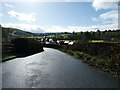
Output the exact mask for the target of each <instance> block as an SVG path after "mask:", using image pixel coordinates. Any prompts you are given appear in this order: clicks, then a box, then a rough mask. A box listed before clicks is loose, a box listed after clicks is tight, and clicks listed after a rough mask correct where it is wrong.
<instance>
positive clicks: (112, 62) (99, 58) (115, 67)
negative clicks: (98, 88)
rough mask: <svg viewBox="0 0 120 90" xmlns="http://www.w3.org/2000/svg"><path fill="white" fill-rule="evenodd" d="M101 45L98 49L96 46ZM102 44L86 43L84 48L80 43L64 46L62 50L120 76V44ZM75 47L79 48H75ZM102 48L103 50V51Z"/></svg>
mask: <svg viewBox="0 0 120 90" xmlns="http://www.w3.org/2000/svg"><path fill="white" fill-rule="evenodd" d="M100 45H102V46H101V47H100V48H97V49H96V47H98V46H100ZM100 45H99V44H87V43H86V45H85V44H84V48H83V47H80V46H81V45H78V46H77V47H75V46H74V45H73V46H63V47H62V48H61V49H60V50H61V51H63V52H65V53H67V54H69V55H72V56H74V57H75V58H77V59H80V60H82V61H83V62H85V63H88V64H89V65H91V66H94V67H96V68H98V69H100V70H102V71H105V72H108V73H110V74H112V75H113V76H116V77H118V78H120V59H119V57H120V56H119V55H120V54H119V49H118V47H117V46H119V44H118V43H117V44H108V46H106V45H107V44H100ZM115 46H116V47H115ZM85 47H86V48H85ZM74 48H78V49H77V50H75V49H74ZM81 48H83V49H84V50H86V49H90V50H91V51H90V50H89V52H86V51H84V50H83V49H81ZM80 49H81V51H80ZM92 49H93V50H92ZM104 49H105V50H104ZM100 50H102V52H101V53H100ZM98 52H99V53H98Z"/></svg>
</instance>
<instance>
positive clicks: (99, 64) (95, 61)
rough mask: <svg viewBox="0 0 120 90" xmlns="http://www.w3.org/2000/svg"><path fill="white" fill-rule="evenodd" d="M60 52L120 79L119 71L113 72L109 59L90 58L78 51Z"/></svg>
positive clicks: (63, 50)
mask: <svg viewBox="0 0 120 90" xmlns="http://www.w3.org/2000/svg"><path fill="white" fill-rule="evenodd" d="M60 50H61V51H62V52H65V53H67V54H69V55H71V56H74V57H75V58H77V59H80V60H82V61H83V62H84V63H87V64H89V65H90V66H94V67H96V68H97V69H99V70H102V71H104V72H107V73H110V74H111V75H113V76H115V77H117V78H119V79H120V71H119V70H115V69H114V68H113V67H112V60H111V59H103V58H101V57H97V56H91V55H89V54H86V53H84V52H79V51H72V50H65V49H60Z"/></svg>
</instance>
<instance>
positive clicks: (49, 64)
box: [2, 48, 120, 88]
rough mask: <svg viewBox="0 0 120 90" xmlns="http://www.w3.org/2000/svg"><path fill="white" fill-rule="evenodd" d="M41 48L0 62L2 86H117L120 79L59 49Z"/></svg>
mask: <svg viewBox="0 0 120 90" xmlns="http://www.w3.org/2000/svg"><path fill="white" fill-rule="evenodd" d="M44 50H45V51H43V52H41V53H38V54H35V55H31V56H28V57H24V58H16V59H13V60H10V61H7V62H4V63H3V64H2V70H3V71H2V87H3V88H118V87H119V84H120V80H119V79H116V78H114V77H112V76H111V75H108V74H106V73H104V72H101V71H98V70H97V69H95V68H94V67H91V66H88V65H87V64H84V63H83V62H81V61H80V60H77V59H75V58H73V57H71V56H69V55H67V54H65V53H63V52H60V51H58V50H55V49H50V48H44Z"/></svg>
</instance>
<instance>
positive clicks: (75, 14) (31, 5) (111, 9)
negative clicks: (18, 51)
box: [0, 0, 118, 33]
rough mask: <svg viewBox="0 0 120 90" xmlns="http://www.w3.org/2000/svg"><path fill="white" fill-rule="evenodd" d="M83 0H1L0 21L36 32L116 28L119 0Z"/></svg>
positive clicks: (8, 25) (7, 25)
mask: <svg viewBox="0 0 120 90" xmlns="http://www.w3.org/2000/svg"><path fill="white" fill-rule="evenodd" d="M78 1H79V2H78ZM85 1H86V2H85ZM85 1H84V2H82V1H80V0H63V1H62V2H60V1H58V2H56V1H55V0H54V1H53V0H52V1H50V0H49V2H48V1H47V0H46V1H45V2H41V1H40V0H37V1H36V0H34V1H32V0H31V1H29V0H26V1H24V2H23V1H19V0H18V1H17V2H15V1H14V0H13V1H11V2H8V1H7V0H4V1H2V3H0V4H1V5H0V6H1V8H2V9H0V24H1V25H2V26H5V27H14V28H19V29H22V30H25V31H30V32H35V33H36V32H37V33H41V32H73V31H76V32H79V31H96V30H97V29H100V30H106V29H117V28H118V3H117V1H118V0H110V1H111V2H110V1H109V2H105V1H106V0H85Z"/></svg>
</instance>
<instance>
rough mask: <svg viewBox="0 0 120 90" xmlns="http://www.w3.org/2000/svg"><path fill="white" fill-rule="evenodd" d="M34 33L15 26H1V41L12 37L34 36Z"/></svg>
mask: <svg viewBox="0 0 120 90" xmlns="http://www.w3.org/2000/svg"><path fill="white" fill-rule="evenodd" d="M35 35H36V34H34V33H31V32H27V31H23V30H20V29H16V28H6V27H2V38H3V41H6V42H7V41H10V40H11V39H14V38H18V37H19V38H20V37H32V36H35Z"/></svg>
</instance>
